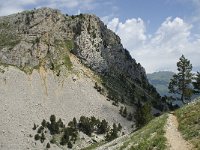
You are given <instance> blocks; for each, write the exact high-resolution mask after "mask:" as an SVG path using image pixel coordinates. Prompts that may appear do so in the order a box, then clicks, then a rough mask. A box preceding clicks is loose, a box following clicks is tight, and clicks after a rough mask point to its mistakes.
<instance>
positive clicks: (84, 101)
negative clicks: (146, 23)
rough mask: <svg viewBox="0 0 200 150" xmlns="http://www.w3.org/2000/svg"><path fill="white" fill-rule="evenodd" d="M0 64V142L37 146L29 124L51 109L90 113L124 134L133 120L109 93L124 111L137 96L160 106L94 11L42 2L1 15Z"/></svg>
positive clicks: (142, 72) (5, 145)
mask: <svg viewBox="0 0 200 150" xmlns="http://www.w3.org/2000/svg"><path fill="white" fill-rule="evenodd" d="M130 34H131V33H130ZM0 65H1V67H0V71H1V73H0V80H1V85H0V88H1V98H0V102H1V106H0V108H1V110H0V111H1V113H0V117H1V118H2V120H1V122H2V124H0V130H1V131H0V132H1V133H0V144H1V145H0V149H27V148H29V149H34V148H35V149H38V148H39V149H40V148H41V147H42V145H41V144H37V143H35V142H34V141H32V140H30V139H29V138H30V137H29V136H32V134H33V131H29V130H31V128H32V126H33V124H34V123H37V124H40V121H41V120H42V119H44V118H46V119H48V118H49V116H50V115H51V114H56V115H57V116H59V117H63V118H66V122H65V123H67V121H70V119H72V118H73V117H80V116H81V115H82V114H85V115H86V116H92V115H95V116H97V117H100V118H102V119H103V118H106V119H107V120H108V121H109V122H110V123H112V122H116V123H122V125H123V128H124V132H125V133H126V132H129V131H130V128H131V124H132V123H130V122H129V121H127V120H126V119H124V118H123V117H121V116H120V115H119V108H117V107H116V106H113V105H112V104H111V102H109V101H110V100H112V102H114V104H115V105H123V106H126V107H127V108H128V111H130V112H132V111H133V112H134V104H137V103H138V101H141V102H147V101H148V102H151V103H152V104H153V106H154V107H155V108H160V106H161V105H162V103H161V101H160V95H159V94H158V93H157V91H156V90H155V88H154V87H153V86H152V85H151V84H149V82H148V80H147V77H146V73H145V69H144V68H143V67H142V66H141V65H140V63H137V62H136V61H135V60H134V59H133V58H132V57H131V55H130V54H129V52H128V51H127V50H126V49H125V48H123V45H122V44H121V41H120V38H119V36H117V35H116V34H115V33H114V32H112V31H111V30H109V29H107V27H106V25H104V23H103V22H102V21H101V20H100V19H99V18H98V17H96V16H95V15H89V14H79V15H72V16H69V15H67V14H65V15H64V14H62V13H61V12H60V11H59V10H55V9H50V8H41V9H35V10H31V11H24V12H22V13H18V14H13V15H9V16H3V17H0ZM94 87H95V88H94ZM106 99H107V100H108V101H106ZM118 103H120V104H118ZM36 114H37V115H36ZM111 114H112V115H111ZM66 115H68V117H66ZM6 118H9V120H7V121H6ZM16 126H17V127H16ZM85 141H86V140H85ZM20 142H21V143H20ZM17 143H20V144H17ZM85 143H86V144H85V145H77V147H76V149H80V148H81V147H84V146H87V145H88V143H87V142H85ZM54 149H59V147H54Z"/></svg>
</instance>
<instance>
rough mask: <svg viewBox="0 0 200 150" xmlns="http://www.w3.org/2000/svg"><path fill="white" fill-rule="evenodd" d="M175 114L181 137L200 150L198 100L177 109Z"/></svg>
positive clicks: (199, 104)
mask: <svg viewBox="0 0 200 150" xmlns="http://www.w3.org/2000/svg"><path fill="white" fill-rule="evenodd" d="M175 114H176V116H177V119H178V122H179V127H178V129H179V130H180V132H181V133H182V135H183V138H184V139H185V140H188V141H189V142H190V143H192V144H193V145H194V147H195V148H197V149H198V150H200V142H199V141H200V101H197V102H196V103H193V104H189V105H187V106H185V107H182V108H180V109H178V110H177V111H176V112H175Z"/></svg>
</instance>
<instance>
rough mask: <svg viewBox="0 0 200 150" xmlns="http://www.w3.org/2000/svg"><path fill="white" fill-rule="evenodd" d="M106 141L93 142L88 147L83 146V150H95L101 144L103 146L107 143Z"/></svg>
mask: <svg viewBox="0 0 200 150" xmlns="http://www.w3.org/2000/svg"><path fill="white" fill-rule="evenodd" d="M105 143H106V142H99V143H95V144H92V145H90V146H88V147H85V148H82V149H81V150H94V149H96V148H97V147H99V146H102V145H103V144H105Z"/></svg>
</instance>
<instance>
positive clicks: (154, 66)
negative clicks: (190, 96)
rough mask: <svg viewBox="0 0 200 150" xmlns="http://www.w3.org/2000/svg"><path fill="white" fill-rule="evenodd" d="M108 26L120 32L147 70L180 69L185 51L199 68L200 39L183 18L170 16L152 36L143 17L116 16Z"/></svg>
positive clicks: (135, 56)
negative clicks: (181, 57) (193, 33)
mask: <svg viewBox="0 0 200 150" xmlns="http://www.w3.org/2000/svg"><path fill="white" fill-rule="evenodd" d="M108 27H109V28H110V29H112V30H113V31H114V32H116V33H117V34H118V35H119V36H120V38H121V40H122V43H123V45H124V47H125V48H127V49H128V50H129V51H130V53H131V55H132V56H133V58H135V59H136V60H137V61H138V62H140V63H141V64H142V65H143V66H144V67H145V69H146V71H147V72H153V71H159V70H172V71H176V62H177V61H178V59H179V57H180V56H181V55H182V54H184V55H185V56H186V57H187V58H188V59H190V60H191V62H192V64H193V66H194V67H196V68H197V67H199V66H200V65H199V56H200V51H198V49H199V47H200V38H199V36H196V37H195V38H194V36H193V35H192V34H191V29H192V25H191V24H189V23H186V22H185V21H184V20H183V19H181V18H178V17H177V18H174V19H172V18H170V17H169V18H166V20H165V21H164V22H163V23H162V24H161V25H160V27H159V28H158V29H157V31H156V32H155V33H154V34H153V35H151V36H148V35H147V34H146V32H145V31H146V27H145V23H144V21H143V20H142V19H140V18H139V19H134V18H133V19H128V20H126V21H125V23H122V22H120V21H119V19H118V18H114V19H113V20H111V21H110V22H109V23H108Z"/></svg>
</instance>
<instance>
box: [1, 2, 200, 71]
mask: <svg viewBox="0 0 200 150" xmlns="http://www.w3.org/2000/svg"><path fill="white" fill-rule="evenodd" d="M40 7H51V8H56V9H59V10H61V12H62V13H67V14H69V15H72V14H79V13H90V14H95V15H97V16H98V17H100V18H101V20H102V21H103V22H104V23H105V24H106V25H107V27H108V28H109V29H111V30H112V31H114V32H115V33H116V34H117V35H119V36H120V38H121V41H122V44H123V46H124V48H126V49H127V50H128V51H129V52H130V54H131V55H132V57H133V58H134V59H136V61H137V62H138V63H140V64H142V66H143V67H144V68H145V70H146V72H147V73H151V72H155V71H176V69H177V67H176V62H177V61H178V59H179V58H180V56H181V55H182V54H183V55H185V57H186V58H187V59H189V60H190V61H191V63H192V64H193V69H194V71H200V60H199V59H200V0H109V1H108V0H48V1H47V0H17V1H16V0H6V1H5V0H0V16H4V15H9V14H12V13H16V12H21V11H23V10H27V9H34V8H40Z"/></svg>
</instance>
